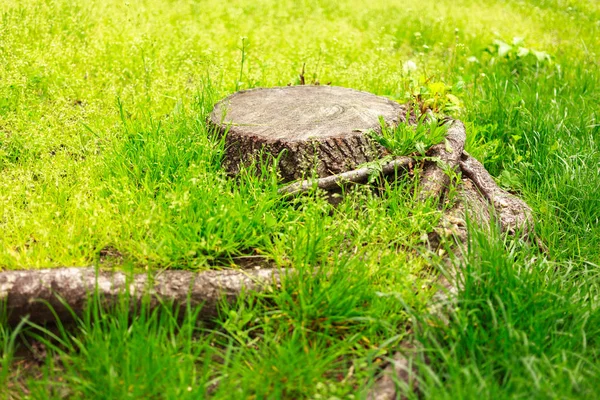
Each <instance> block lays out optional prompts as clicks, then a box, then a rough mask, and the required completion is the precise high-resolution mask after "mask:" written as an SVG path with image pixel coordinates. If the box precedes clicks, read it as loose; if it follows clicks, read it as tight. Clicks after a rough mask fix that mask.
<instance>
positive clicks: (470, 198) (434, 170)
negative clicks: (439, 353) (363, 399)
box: [367, 121, 533, 400]
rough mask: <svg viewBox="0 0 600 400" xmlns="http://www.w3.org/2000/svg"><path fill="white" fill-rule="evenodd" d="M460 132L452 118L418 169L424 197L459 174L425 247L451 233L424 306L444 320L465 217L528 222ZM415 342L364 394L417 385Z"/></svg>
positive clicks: (385, 395)
mask: <svg viewBox="0 0 600 400" xmlns="http://www.w3.org/2000/svg"><path fill="white" fill-rule="evenodd" d="M465 139H466V135H464V126H463V125H462V123H460V122H459V121H454V122H453V123H452V125H451V127H450V129H449V131H448V137H447V139H446V143H444V144H439V145H436V146H433V147H432V148H431V149H430V151H429V154H428V155H429V156H431V157H432V159H434V160H436V161H437V162H434V161H430V162H427V163H426V164H425V166H424V171H423V173H422V176H423V182H422V189H421V192H420V194H419V197H420V199H422V200H424V199H426V198H429V197H435V198H438V199H441V198H442V197H443V195H444V193H445V192H446V190H447V188H448V185H449V183H450V177H449V176H448V175H449V174H448V172H449V171H451V170H453V171H455V172H460V173H461V175H462V180H461V182H460V184H459V185H458V196H457V197H458V199H457V202H456V203H455V204H454V206H453V207H452V208H450V209H449V210H447V211H446V212H445V213H444V215H443V216H442V218H441V221H440V224H439V226H438V228H437V229H436V230H435V232H432V233H431V234H430V235H429V239H430V240H429V241H430V244H429V245H430V248H431V250H434V251H435V250H437V249H438V247H439V246H440V243H441V242H442V240H443V239H444V238H451V239H452V241H453V242H454V246H453V249H454V251H453V252H451V254H448V255H447V256H446V257H445V259H444V264H445V268H444V271H443V273H442V274H441V276H440V278H439V280H438V288H439V289H438V291H437V292H436V293H435V295H434V296H433V297H432V299H431V307H430V312H431V314H432V315H433V316H434V318H437V319H438V320H440V321H444V322H446V323H447V322H448V320H447V316H448V315H449V314H450V313H451V312H452V310H453V309H454V307H455V301H456V295H457V293H458V290H459V287H457V285H458V284H459V283H458V282H459V279H457V278H458V275H459V274H460V273H461V271H460V269H459V266H460V262H461V260H462V258H463V253H462V252H463V251H464V249H466V247H467V243H468V240H469V239H468V231H467V220H469V221H470V222H471V223H472V224H473V225H476V226H481V227H489V226H490V224H492V223H494V221H495V218H496V219H497V222H498V223H499V224H500V228H501V229H502V231H503V232H507V233H509V234H516V233H521V234H523V235H528V234H529V233H530V232H531V230H532V226H533V218H532V214H531V209H530V208H529V206H528V205H527V204H526V203H525V202H524V201H523V200H521V199H519V198H518V197H516V196H514V195H512V194H510V193H508V192H506V191H505V190H503V189H501V188H500V187H498V185H497V184H496V182H495V181H494V179H493V178H492V177H491V175H490V174H489V173H488V172H487V171H486V169H485V168H484V166H483V165H482V164H481V163H480V162H479V161H477V160H476V159H474V158H473V157H471V156H470V155H469V154H468V153H466V152H465V151H464V143H465ZM421 348H422V345H421V343H419V342H418V341H416V340H414V339H413V341H412V342H408V341H405V342H403V344H402V345H401V346H400V350H399V351H398V352H396V353H395V354H394V356H393V358H392V359H391V360H390V362H389V364H388V365H387V367H386V368H385V369H384V370H383V371H382V372H381V374H380V377H379V379H378V380H377V381H376V383H375V384H374V385H373V387H372V388H371V390H370V391H369V393H368V395H367V398H368V399H369V400H388V399H389V400H392V399H397V398H400V397H401V396H402V393H401V391H400V390H401V387H402V386H404V390H406V389H408V390H411V391H417V390H418V380H417V379H416V373H417V371H416V369H415V368H414V366H413V365H414V364H413V361H414V359H415V356H416V355H417V354H419V353H420V351H419V350H420V349H421Z"/></svg>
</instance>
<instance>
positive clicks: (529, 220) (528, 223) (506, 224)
mask: <svg viewBox="0 0 600 400" xmlns="http://www.w3.org/2000/svg"><path fill="white" fill-rule="evenodd" d="M460 168H461V170H462V172H463V174H464V175H465V176H467V177H468V178H469V179H471V180H472V181H473V183H474V184H475V185H476V186H477V188H478V189H479V191H480V192H481V193H483V195H484V196H485V197H486V199H487V200H488V201H489V202H490V203H491V204H492V205H493V206H494V209H495V210H496V213H497V214H498V218H499V219H500V226H501V228H502V231H503V232H508V233H510V234H515V233H516V232H519V231H520V232H523V233H525V234H526V233H527V232H529V231H530V230H531V228H532V227H533V216H532V214H531V208H529V206H528V205H527V203H525V202H524V201H523V200H521V199H519V198H518V197H517V196H514V195H512V194H510V193H508V192H507V191H506V190H503V189H501V188H500V187H499V186H498V185H497V184H496V182H495V181H494V178H492V176H491V175H490V173H489V172H488V171H487V170H486V169H485V167H484V166H483V164H481V163H480V162H479V161H478V160H476V159H475V158H473V157H471V156H470V155H469V154H468V153H467V152H464V153H463V155H462V157H461V160H460Z"/></svg>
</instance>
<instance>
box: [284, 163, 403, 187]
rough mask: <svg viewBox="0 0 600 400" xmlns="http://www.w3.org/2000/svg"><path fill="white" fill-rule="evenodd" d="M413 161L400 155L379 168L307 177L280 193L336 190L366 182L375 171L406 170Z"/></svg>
mask: <svg viewBox="0 0 600 400" xmlns="http://www.w3.org/2000/svg"><path fill="white" fill-rule="evenodd" d="M413 163H414V161H413V159H412V158H410V157H398V158H395V159H393V160H391V161H389V162H386V163H383V164H382V165H381V166H379V167H377V168H374V167H369V166H367V167H362V168H358V169H355V170H352V171H348V172H342V173H341V174H336V175H331V176H328V177H326V178H319V179H307V180H304V181H301V182H295V183H291V184H289V185H287V186H284V187H282V188H281V189H279V193H280V194H283V195H295V194H299V193H303V192H307V191H309V190H311V189H313V188H314V187H317V188H319V189H322V190H326V191H335V190H338V189H340V188H342V187H343V186H344V185H346V184H357V183H366V182H368V181H369V178H370V177H371V176H372V174H374V173H377V174H381V175H383V176H390V175H394V174H396V173H398V172H400V171H401V170H406V169H407V168H409V166H410V165H411V164H413Z"/></svg>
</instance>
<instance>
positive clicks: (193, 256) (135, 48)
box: [0, 0, 600, 399]
mask: <svg viewBox="0 0 600 400" xmlns="http://www.w3.org/2000/svg"><path fill="white" fill-rule="evenodd" d="M421 3H423V4H421ZM0 12H1V14H2V18H1V20H0V60H1V61H2V62H1V63H0V176H1V178H0V230H1V231H2V234H1V235H0V268H2V269H12V268H23V267H28V268H39V267H55V266H60V265H89V264H91V263H97V262H99V261H100V260H101V259H102V258H106V257H109V258H110V257H112V258H113V259H114V260H113V261H114V262H115V263H116V264H123V265H124V266H125V267H127V268H129V266H131V268H140V267H149V268H163V267H170V268H192V269H202V268H208V267H210V266H214V265H215V264H216V265H219V266H226V265H228V264H229V263H232V262H235V259H236V257H239V256H254V257H256V256H260V257H266V258H267V259H269V260H272V261H273V262H274V263H275V264H277V265H280V266H294V267H296V268H299V270H300V271H302V275H300V277H298V278H295V280H291V281H290V282H288V283H287V284H286V285H285V286H284V289H283V290H282V291H281V292H277V293H268V294H265V295H261V296H256V295H250V294H248V296H246V297H245V298H244V299H243V300H240V302H239V303H238V304H235V305H232V306H229V307H223V310H222V315H221V317H219V318H218V319H217V321H215V323H216V326H203V325H199V324H198V323H197V321H196V318H195V317H194V315H195V314H194V313H195V312H197V310H192V312H191V314H190V315H188V316H186V317H185V318H184V320H183V322H182V321H176V319H175V318H174V316H173V315H171V314H169V312H168V311H165V310H159V311H155V312H142V313H141V314H140V315H139V316H137V317H133V316H132V315H130V314H128V313H127V312H126V311H124V310H120V311H119V310H117V311H116V312H113V313H104V311H99V310H92V309H91V310H90V313H92V312H97V313H102V315H101V316H99V321H100V322H97V323H95V324H92V323H91V322H90V321H89V320H86V319H84V320H83V321H82V322H81V323H80V326H79V327H78V328H77V329H75V330H71V331H69V332H65V333H60V334H59V335H58V336H57V338H55V339H54V340H51V341H48V340H49V339H48V338H47V336H45V334H44V333H42V331H40V330H39V329H36V328H34V327H26V330H27V331H28V333H27V335H25V336H26V337H28V338H29V339H27V340H29V341H30V342H31V341H33V340H35V341H36V342H38V343H45V347H46V349H47V354H43V355H40V357H38V358H39V360H40V361H39V363H38V364H39V365H36V366H34V367H31V368H30V367H28V368H26V369H25V364H24V361H23V360H20V359H19V357H18V353H17V354H15V353H14V351H13V349H12V346H11V343H13V341H12V338H14V337H15V332H16V331H15V330H12V329H9V328H7V327H6V326H5V325H2V324H0V327H1V328H0V344H1V345H2V354H1V355H0V360H1V363H0V365H1V368H2V370H1V371H0V387H2V388H3V390H4V393H2V394H3V395H6V396H7V397H9V398H10V396H14V397H17V398H18V397H26V396H27V393H29V394H28V396H30V397H31V398H59V397H61V396H66V397H69V396H70V397H73V398H87V397H92V398H94V397H96V398H100V397H111V398H125V397H127V396H130V397H152V396H155V397H158V398H162V397H164V398H183V397H186V396H189V397H193V398H199V397H202V396H205V395H207V394H213V395H214V396H215V397H218V398H240V397H252V396H254V397H255V398H265V397H272V398H282V397H287V398H302V397H305V398H332V397H335V396H337V397H338V398H348V397H350V396H351V395H354V397H355V398H361V396H362V395H363V394H364V390H365V389H366V388H367V387H368V386H369V385H370V383H371V382H372V380H373V375H374V373H375V372H376V366H377V365H379V364H380V363H381V362H383V361H384V360H385V358H386V357H387V356H389V355H391V353H392V352H393V349H394V346H395V345H397V344H398V343H399V341H400V340H401V339H402V337H403V335H405V333H406V326H407V324H412V325H413V326H414V327H416V326H418V325H419V324H418V322H419V321H423V322H431V321H429V320H428V319H427V318H425V317H424V316H423V314H424V311H425V308H424V303H425V301H426V299H427V298H428V295H429V293H428V289H427V288H428V285H429V283H430V276H429V274H428V268H430V267H431V265H432V264H433V265H434V264H435V259H433V260H434V261H432V259H431V258H429V257H423V256H422V255H423V253H425V250H424V248H423V243H422V242H421V240H420V237H421V235H422V234H423V233H425V232H428V231H430V230H431V228H432V227H433V226H435V224H436V222H437V218H438V217H439V215H438V211H437V210H436V209H435V207H433V206H432V204H420V205H419V204H416V203H415V202H414V200H413V198H412V196H411V194H410V193H411V191H410V188H411V187H413V185H414V182H411V181H405V182H400V183H399V184H397V185H390V186H388V187H387V188H386V190H385V191H384V194H383V195H382V196H381V197H379V196H375V195H373V194H372V193H370V192H369V191H366V190H365V191H361V190H359V191H358V192H357V193H354V194H353V195H351V196H349V197H348V198H346V200H345V202H344V203H343V204H342V205H341V206H340V207H339V208H337V209H333V208H331V207H330V206H329V205H328V204H327V203H326V202H325V201H324V199H323V198H322V197H320V196H319V195H318V194H312V195H311V196H307V197H305V198H302V199H299V200H297V202H296V203H293V204H288V203H282V201H281V199H280V198H279V197H278V196H277V194H276V189H277V182H276V177H275V176H274V175H273V173H272V172H271V171H268V170H266V171H264V174H263V176H262V177H260V178H256V177H252V176H247V175H244V176H242V177H240V178H239V179H238V180H237V181H232V180H229V179H227V178H225V176H223V174H222V172H221V171H220V168H219V164H220V157H221V154H222V151H223V148H222V146H223V144H222V142H221V141H220V139H219V138H218V137H215V136H214V135H213V134H212V133H211V132H210V131H209V130H208V129H207V128H206V125H205V117H206V115H207V113H208V112H210V109H211V107H212V105H213V104H214V102H215V101H217V100H218V99H220V98H221V97H223V96H224V95H226V94H228V93H231V92H233V91H234V90H235V88H236V87H239V88H249V87H256V86H273V85H287V84H288V83H292V84H296V83H299V78H298V74H299V72H300V71H301V70H302V66H303V64H306V67H305V70H306V78H307V81H309V82H310V81H315V80H318V81H319V82H321V83H328V82H331V83H332V84H335V85H341V86H349V87H353V88H356V89H361V90H367V91H371V92H374V93H377V94H381V95H386V96H389V97H391V98H393V99H396V100H398V101H403V102H404V101H408V100H411V99H415V98H417V97H419V96H420V98H421V99H427V100H434V101H437V102H438V105H440V106H441V107H442V108H444V107H447V108H448V109H449V111H451V112H453V113H454V115H456V116H458V117H460V118H461V119H462V120H464V121H465V122H466V124H467V140H468V144H467V150H468V151H469V152H470V153H471V154H472V155H474V156H475V157H477V158H478V159H480V160H481V161H483V162H484V164H485V166H486V168H488V170H490V171H491V172H492V174H493V175H494V176H495V177H496V178H497V180H498V182H499V183H500V184H501V185H502V186H504V187H505V188H507V189H509V190H511V191H514V192H517V193H518V194H520V195H521V196H523V197H524V198H525V199H526V200H527V202H528V203H529V204H530V205H531V206H532V207H533V210H534V214H535V220H536V233H537V234H538V235H539V237H540V239H541V240H542V242H544V243H545V245H546V246H547V247H548V253H547V254H543V253H540V252H539V250H538V249H537V248H534V247H532V246H531V245H529V244H527V243H520V242H511V241H508V240H506V239H505V238H503V237H501V236H500V235H498V234H492V235H489V234H476V235H475V236H474V237H475V240H474V242H473V243H472V247H471V248H470V249H469V250H470V253H469V256H468V257H467V261H466V274H465V277H464V288H463V289H462V290H461V291H460V294H459V310H458V311H457V313H456V314H455V315H454V316H453V318H452V319H451V321H450V323H449V325H447V326H444V325H442V324H440V323H432V324H431V325H429V324H427V323H424V324H421V326H422V328H421V329H419V330H417V333H418V335H419V337H420V338H421V340H422V341H423V342H424V343H425V347H426V350H427V355H428V357H429V359H430V364H428V365H421V366H420V371H421V374H422V376H423V378H422V384H421V388H422V389H423V392H424V395H425V397H426V398H481V397H484V398H485V397H494V398H582V399H583V398H590V397H594V395H595V392H594V389H595V383H596V382H598V378H599V376H598V365H599V364H598V348H599V347H598V343H597V341H598V340H597V338H598V332H597V328H596V327H597V326H598V294H597V288H598V283H599V282H598V271H599V269H598V264H600V257H599V252H598V249H599V248H600V242H599V240H600V239H599V238H600V228H599V226H600V224H599V218H600V214H599V211H598V210H600V204H599V203H600V170H598V166H599V165H600V144H599V143H598V140H599V137H600V132H599V129H600V124H599V122H598V112H599V109H598V104H600V94H599V93H600V92H598V90H596V88H597V87H599V86H600V77H599V73H598V71H599V68H598V67H599V65H598V63H599V56H598V54H599V53H598V52H599V50H598V45H597V40H596V38H597V37H598V36H599V32H598V31H599V30H600V26H599V25H598V18H599V15H600V9H599V6H598V4H597V3H595V2H586V1H562V0H560V1H559V0H556V1H508V2H487V3H486V4H480V3H478V2H473V1H467V0H464V1H454V2H448V1H437V2H403V3H402V4H395V3H393V2H392V3H390V2H387V1H386V2H384V1H370V2H368V3H365V2H361V1H347V2H335V3H334V2H317V3H302V4H301V6H298V5H297V4H296V3H295V2H286V1H283V2H271V1H252V2H229V3H228V4H227V5H223V4H221V3H218V2H211V1H207V2H184V1H171V2H162V1H150V0H148V1H139V2H131V3H120V2H115V1H105V2H102V3H95V2H66V1H61V0H54V1H48V2H37V1H30V2H26V3H23V4H21V3H16V2H3V3H2V4H0ZM241 36H244V37H246V38H247V39H245V40H244V42H243V43H244V64H243V65H240V64H241V60H242V50H241V47H242V40H241V39H240V37H241ZM514 37H521V38H523V41H521V42H520V41H519V40H516V41H513V38H514ZM496 40H500V41H501V42H502V43H500V42H497V41H496ZM495 41H496V42H495ZM515 43H516V44H515ZM506 46H508V47H506ZM522 49H526V50H528V51H527V52H525V51H524V50H522ZM534 50H535V51H543V52H545V53H547V54H548V55H549V56H550V60H548V59H547V58H545V57H538V56H537V55H536V53H534V52H533V51H534ZM526 53H527V54H526ZM408 61H411V62H412V64H411V63H409V62H408ZM240 71H241V73H240ZM448 94H453V95H455V96H457V97H458V98H459V99H460V104H459V106H460V107H456V105H457V104H456V103H454V102H453V101H450V100H451V98H449V97H448V96H447V95H448ZM449 99H450V100H449ZM340 250H341V251H340ZM316 267H319V271H323V272H319V273H317V274H316V275H315V272H314V271H315V268H316ZM415 322H417V324H415ZM35 335H40V337H36V336H35ZM23 346H25V345H24V344H22V343H21V344H20V347H21V348H22V347H23ZM52 346H58V347H57V348H55V349H54V348H53V347H52ZM55 355H56V356H55ZM15 356H16V359H15ZM9 368H10V369H9ZM8 371H10V372H8ZM34 377H35V378H37V379H33V378H34ZM149 382H152V385H150V384H149ZM21 387H25V388H26V389H23V390H22V389H20V388H21ZM49 388H53V389H52V390H50V389H49ZM188 389H189V390H188Z"/></svg>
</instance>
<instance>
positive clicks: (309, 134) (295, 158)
mask: <svg viewBox="0 0 600 400" xmlns="http://www.w3.org/2000/svg"><path fill="white" fill-rule="evenodd" d="M380 118H381V119H382V120H383V121H384V123H385V124H386V125H389V126H395V125H397V124H398V123H400V122H403V121H405V118H406V108H405V107H404V106H402V105H400V104H398V103H396V102H394V101H391V100H389V99H387V98H385V97H379V96H375V95H374V94H371V93H366V92H360V91H357V90H353V89H347V88H342V87H332V86H288V87H279V88H268V89H252V90H246V91H241V92H237V93H235V94H233V95H231V96H229V97H227V98H225V99H224V100H222V101H221V102H219V103H217V105H216V106H215V108H214V110H213V112H212V113H211V115H210V118H209V123H210V124H211V125H213V126H214V127H216V129H218V130H219V131H220V132H221V133H222V134H225V135H226V139H225V140H226V152H225V157H224V161H223V165H224V167H225V168H226V170H227V171H228V173H230V174H231V175H236V174H237V173H239V171H240V168H241V167H242V166H248V165H250V164H251V163H252V162H257V161H260V160H261V155H263V154H264V155H266V156H267V157H266V158H265V159H264V160H269V159H271V160H272V159H273V157H278V156H280V159H279V163H278V170H279V173H280V174H281V177H282V179H283V180H284V181H291V180H295V179H300V178H303V177H306V176H310V175H311V174H316V175H317V176H319V177H325V176H329V175H334V174H339V173H342V172H346V171H350V170H352V169H354V168H356V167H357V166H358V165H360V164H364V163H366V162H369V161H373V160H376V159H378V158H380V157H381V156H382V155H384V154H386V153H387V151H386V150H385V149H384V148H383V147H381V146H380V145H379V144H377V143H375V142H374V141H372V140H371V139H370V138H369V135H366V132H368V131H370V130H374V131H378V132H380V131H381V123H380Z"/></svg>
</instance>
